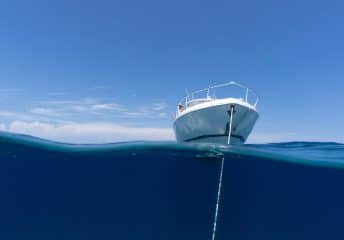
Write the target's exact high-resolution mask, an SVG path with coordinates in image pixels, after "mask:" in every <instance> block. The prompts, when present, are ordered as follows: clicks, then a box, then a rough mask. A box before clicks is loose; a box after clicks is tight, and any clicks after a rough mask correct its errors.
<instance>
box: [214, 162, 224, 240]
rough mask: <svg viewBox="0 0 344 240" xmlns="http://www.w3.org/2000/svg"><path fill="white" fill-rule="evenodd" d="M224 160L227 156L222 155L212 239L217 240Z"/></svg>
mask: <svg viewBox="0 0 344 240" xmlns="http://www.w3.org/2000/svg"><path fill="white" fill-rule="evenodd" d="M224 162H225V156H223V157H222V161H221V171H220V179H219V187H218V190H217V201H216V209H215V217H214V227H213V236H212V240H215V234H216V223H217V215H218V212H219V204H220V196H221V185H222V174H223V165H224Z"/></svg>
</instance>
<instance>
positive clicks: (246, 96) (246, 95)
mask: <svg viewBox="0 0 344 240" xmlns="http://www.w3.org/2000/svg"><path fill="white" fill-rule="evenodd" d="M247 98H248V88H246V94H245V102H247Z"/></svg>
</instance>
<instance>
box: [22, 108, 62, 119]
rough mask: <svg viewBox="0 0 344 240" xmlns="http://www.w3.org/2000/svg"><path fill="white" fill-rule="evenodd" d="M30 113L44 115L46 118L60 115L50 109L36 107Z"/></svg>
mask: <svg viewBox="0 0 344 240" xmlns="http://www.w3.org/2000/svg"><path fill="white" fill-rule="evenodd" d="M29 112H30V113H33V114H38V115H44V116H52V117H53V116H58V115H59V114H58V113H57V112H56V111H55V110H53V109H50V108H42V107H36V108H32V109H30V110H29Z"/></svg>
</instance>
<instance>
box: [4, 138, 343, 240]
mask: <svg viewBox="0 0 344 240" xmlns="http://www.w3.org/2000/svg"><path fill="white" fill-rule="evenodd" d="M223 158H224V171H223V180H222V192H221V197H220V205H219V212H218V220H217V231H216V239H231V240H233V239H241V240H242V239H265V240H266V239H344V190H343V184H344V145H341V144H336V143H311V142H291V143H280V144H263V145H244V146H231V147H225V146H219V145H218V146H216V145H195V144H188V145H179V144H176V143H173V142H128V143H116V144H103V145H68V144H60V143H54V142H49V141H45V140H41V139H36V138H32V137H28V136H23V135H14V134H8V133H1V134H0V239H133V240H134V239H135V240H138V239H178V240H183V239H188V240H190V239H197V240H202V239H211V236H212V230H213V222H214V213H215V204H216V199H217V191H218V184H219V175H220V167H221V160H222V159H223Z"/></svg>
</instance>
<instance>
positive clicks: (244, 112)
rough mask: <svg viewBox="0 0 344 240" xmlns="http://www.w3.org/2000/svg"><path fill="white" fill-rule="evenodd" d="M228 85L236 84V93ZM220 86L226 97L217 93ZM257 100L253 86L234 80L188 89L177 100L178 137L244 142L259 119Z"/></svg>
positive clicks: (175, 118)
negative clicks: (193, 89) (190, 91)
mask: <svg viewBox="0 0 344 240" xmlns="http://www.w3.org/2000/svg"><path fill="white" fill-rule="evenodd" d="M228 88H232V89H233V88H235V90H236V94H233V95H231V96H228V94H229V91H228V90H227V89H228ZM219 89H221V91H222V92H223V91H225V92H224V93H225V96H224V97H220V98H219V97H216V92H217V91H219ZM232 89H231V90H232ZM227 91H228V92H227ZM258 101H259V97H258V95H257V94H256V93H255V92H254V91H253V90H252V89H250V88H248V87H246V86H245V85H243V84H240V83H237V82H234V81H231V82H227V83H223V84H218V85H213V86H208V87H207V88H204V89H201V90H197V91H194V92H192V93H186V96H185V97H183V98H182V99H181V100H180V101H179V102H178V104H177V110H176V113H175V116H174V121H173V129H174V133H175V136H176V140H177V142H181V143H185V142H204V143H219V144H243V143H245V142H246V140H247V138H248V136H249V135H250V133H251V131H252V129H253V127H254V125H255V123H256V120H257V119H258V116H259V114H258V112H257V110H256V106H257V104H258Z"/></svg>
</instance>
